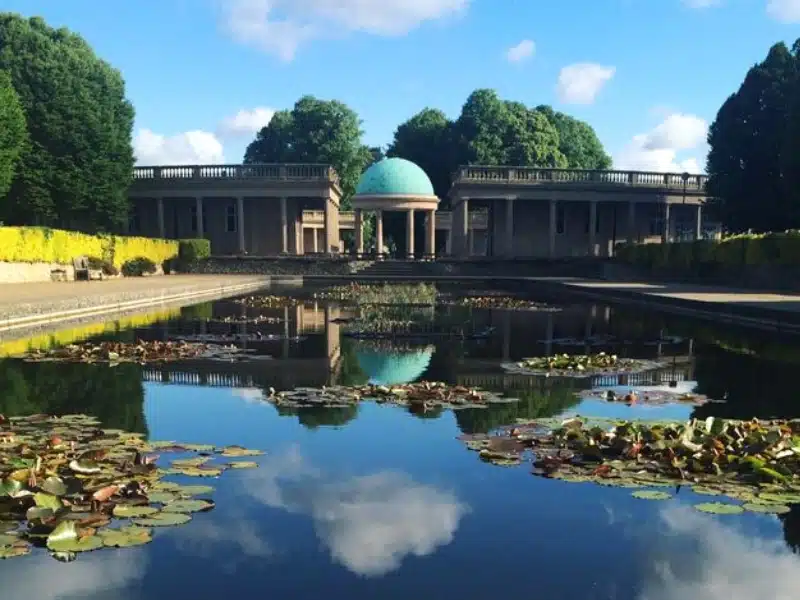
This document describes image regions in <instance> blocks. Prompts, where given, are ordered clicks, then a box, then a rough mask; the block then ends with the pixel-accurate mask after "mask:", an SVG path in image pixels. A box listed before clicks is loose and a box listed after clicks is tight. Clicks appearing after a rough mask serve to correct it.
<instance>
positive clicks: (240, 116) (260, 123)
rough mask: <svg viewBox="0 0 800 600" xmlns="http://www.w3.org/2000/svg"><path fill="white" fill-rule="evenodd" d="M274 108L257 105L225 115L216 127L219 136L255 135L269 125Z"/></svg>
mask: <svg viewBox="0 0 800 600" xmlns="http://www.w3.org/2000/svg"><path fill="white" fill-rule="evenodd" d="M274 114H275V110H274V109H272V108H267V107H265V106H258V107H256V108H254V109H252V110H247V109H242V110H240V111H239V112H237V113H236V114H235V115H232V116H230V117H225V118H224V119H222V121H221V122H220V124H219V126H218V127H217V132H218V134H219V135H220V136H228V135H230V136H234V135H237V136H238V135H255V134H256V133H258V132H259V131H260V130H261V129H262V128H263V127H266V126H267V125H269V122H270V121H271V120H272V116H273V115H274Z"/></svg>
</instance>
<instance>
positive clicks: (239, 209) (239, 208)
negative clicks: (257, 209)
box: [236, 196, 247, 254]
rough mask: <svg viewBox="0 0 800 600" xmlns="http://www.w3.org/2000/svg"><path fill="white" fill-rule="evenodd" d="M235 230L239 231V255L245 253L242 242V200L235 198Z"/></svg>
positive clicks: (245, 248)
mask: <svg viewBox="0 0 800 600" xmlns="http://www.w3.org/2000/svg"><path fill="white" fill-rule="evenodd" d="M236 220H237V223H236V228H237V229H238V231H239V254H244V253H245V252H247V247H246V246H245V242H244V198H242V197H241V196H239V197H238V198H236Z"/></svg>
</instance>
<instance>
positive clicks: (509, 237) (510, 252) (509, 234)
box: [505, 197, 514, 257]
mask: <svg viewBox="0 0 800 600" xmlns="http://www.w3.org/2000/svg"><path fill="white" fill-rule="evenodd" d="M505 235H506V251H505V255H506V256H509V257H510V256H514V198H511V197H509V198H506V234H505Z"/></svg>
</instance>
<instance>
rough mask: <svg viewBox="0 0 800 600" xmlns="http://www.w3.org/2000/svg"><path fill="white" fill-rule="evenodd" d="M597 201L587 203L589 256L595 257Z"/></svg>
mask: <svg viewBox="0 0 800 600" xmlns="http://www.w3.org/2000/svg"><path fill="white" fill-rule="evenodd" d="M596 231H597V200H590V201H589V256H597V234H596V233H595V232H596Z"/></svg>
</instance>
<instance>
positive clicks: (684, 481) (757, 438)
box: [460, 417, 800, 514]
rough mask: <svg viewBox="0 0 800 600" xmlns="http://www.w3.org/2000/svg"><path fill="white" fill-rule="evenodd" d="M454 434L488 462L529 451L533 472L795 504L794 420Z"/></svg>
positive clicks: (797, 439) (756, 504) (799, 471)
mask: <svg viewBox="0 0 800 600" xmlns="http://www.w3.org/2000/svg"><path fill="white" fill-rule="evenodd" d="M460 439H461V440H462V441H463V442H464V443H465V444H466V446H467V447H468V448H469V449H471V450H475V451H477V452H479V453H480V456H481V458H483V459H484V460H487V461H489V462H496V461H498V460H499V461H501V462H500V464H507V463H508V462H509V461H516V462H517V463H519V462H521V460H522V459H523V457H524V456H525V455H526V453H530V454H531V456H532V462H533V467H534V468H533V473H534V475H538V476H542V477H547V478H552V479H561V480H563V481H572V482H590V481H591V482H595V483H599V484H602V485H610V486H619V487H633V488H638V487H642V488H646V487H670V486H690V487H692V489H693V490H694V491H695V493H697V494H701V495H709V496H714V495H719V496H728V497H730V498H735V499H737V500H740V501H743V502H744V505H738V504H736V505H734V506H737V507H739V508H719V507H717V508H718V509H719V511H721V512H724V511H728V512H731V513H732V512H737V513H738V512H742V511H750V512H762V513H773V514H780V513H783V512H786V510H788V509H786V508H785V507H786V506H787V505H792V504H800V419H793V420H772V421H760V420H757V419H753V420H751V421H737V420H726V419H718V418H714V417H709V418H708V419H705V420H697V419H692V420H690V421H688V422H686V423H659V422H630V421H610V420H606V419H601V418H592V419H585V418H581V417H569V418H567V419H564V420H562V421H561V422H558V423H554V422H553V420H551V419H544V420H538V421H532V422H524V423H519V424H518V425H516V426H510V427H507V428H504V429H501V430H499V431H498V432H497V433H496V434H494V435H488V434H473V435H463V436H461V437H460ZM637 497H641V498H644V497H645V496H643V495H640V496H637ZM648 497H649V498H650V499H655V496H652V495H648ZM706 508H708V507H706ZM706 508H699V510H706ZM712 508H713V507H712ZM711 510H712V509H710V508H709V509H708V510H707V512H708V511H711Z"/></svg>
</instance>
